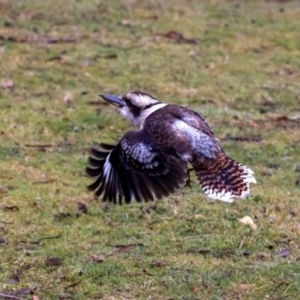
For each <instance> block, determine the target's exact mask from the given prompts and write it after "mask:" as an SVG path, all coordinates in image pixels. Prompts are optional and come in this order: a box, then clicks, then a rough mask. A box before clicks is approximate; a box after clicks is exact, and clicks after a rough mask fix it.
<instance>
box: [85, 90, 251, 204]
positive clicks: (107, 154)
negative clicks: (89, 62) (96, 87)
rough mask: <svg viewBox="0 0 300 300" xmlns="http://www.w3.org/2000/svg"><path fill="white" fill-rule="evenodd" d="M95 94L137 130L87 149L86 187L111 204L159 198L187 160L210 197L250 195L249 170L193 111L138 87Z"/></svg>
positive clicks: (171, 188) (184, 174)
mask: <svg viewBox="0 0 300 300" xmlns="http://www.w3.org/2000/svg"><path fill="white" fill-rule="evenodd" d="M100 96H101V97H102V98H103V99H104V100H106V101H107V102H108V103H110V104H113V105H115V106H117V107H119V109H120V112H121V115H122V116H123V117H125V118H126V119H127V120H129V121H130V122H131V123H132V124H133V125H135V126H138V127H139V130H136V131H134V130H130V131H127V132H126V133H125V134H124V136H123V137H122V138H121V139H120V141H119V142H118V143H117V144H116V145H109V144H104V143H101V144H99V146H98V147H94V148H92V149H91V156H90V157H89V162H90V165H91V167H87V168H86V172H87V174H88V175H89V176H90V177H93V178H95V179H96V180H95V182H94V183H93V184H91V185H89V186H88V189H89V190H91V191H95V195H96V196H100V195H102V194H103V200H104V201H106V200H108V201H110V202H114V203H117V202H118V203H122V200H123V199H125V202H126V203H130V202H131V200H132V199H136V200H137V201H138V202H142V201H145V202H148V201H150V200H154V199H155V198H157V199H161V198H162V197H166V196H169V195H170V194H171V193H174V192H175V191H176V190H178V189H179V188H180V186H182V185H184V184H185V183H186V181H187V179H188V164H190V165H191V166H192V167H193V169H194V171H195V173H196V176H197V178H198V181H199V183H200V185H201V187H202V189H203V191H204V193H205V194H206V195H207V196H208V197H209V198H211V199H218V200H222V201H225V202H232V201H233V198H234V197H237V198H245V197H246V196H248V195H249V194H250V186H249V185H250V183H251V182H253V183H256V180H255V178H254V176H253V174H254V173H253V171H252V170H251V169H249V168H248V167H246V166H244V165H242V164H240V163H238V162H236V161H235V160H233V159H231V158H229V157H228V156H226V154H225V152H224V151H223V150H222V148H221V146H220V144H219V142H218V139H217V138H216V137H215V136H214V134H213V132H212V131H211V129H210V128H209V126H208V124H207V123H206V122H205V120H204V118H203V117H202V116H201V115H200V114H198V113H197V112H194V111H192V110H190V109H188V108H185V107H182V106H179V105H173V104H167V103H164V102H162V101H159V100H157V99H155V98H154V97H152V96H150V95H148V94H146V93H143V92H139V91H131V92H127V93H125V94H124V95H122V96H114V95H100Z"/></svg>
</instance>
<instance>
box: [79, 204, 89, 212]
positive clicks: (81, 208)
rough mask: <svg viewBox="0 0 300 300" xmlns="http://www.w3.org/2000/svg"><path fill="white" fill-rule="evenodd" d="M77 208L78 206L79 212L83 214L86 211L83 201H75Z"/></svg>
mask: <svg viewBox="0 0 300 300" xmlns="http://www.w3.org/2000/svg"><path fill="white" fill-rule="evenodd" d="M77 208H78V210H79V212H81V213H83V214H86V213H87V212H88V207H87V205H86V204H85V203H83V202H78V203H77Z"/></svg>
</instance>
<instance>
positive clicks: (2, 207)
mask: <svg viewBox="0 0 300 300" xmlns="http://www.w3.org/2000/svg"><path fill="white" fill-rule="evenodd" d="M0 208H1V209H4V210H14V209H15V210H19V207H18V206H16V205H12V206H7V205H1V206H0Z"/></svg>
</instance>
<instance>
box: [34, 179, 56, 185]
mask: <svg viewBox="0 0 300 300" xmlns="http://www.w3.org/2000/svg"><path fill="white" fill-rule="evenodd" d="M55 181H56V180H55V179H46V180H40V181H35V182H33V183H32V184H43V183H52V182H55Z"/></svg>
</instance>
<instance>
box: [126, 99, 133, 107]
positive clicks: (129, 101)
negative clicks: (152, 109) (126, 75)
mask: <svg viewBox="0 0 300 300" xmlns="http://www.w3.org/2000/svg"><path fill="white" fill-rule="evenodd" d="M124 101H125V102H126V105H127V106H134V105H133V104H132V101H131V99H129V98H126V97H125V98H124Z"/></svg>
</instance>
